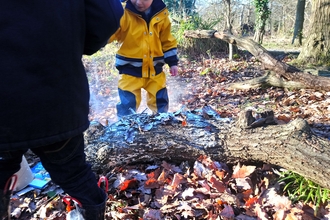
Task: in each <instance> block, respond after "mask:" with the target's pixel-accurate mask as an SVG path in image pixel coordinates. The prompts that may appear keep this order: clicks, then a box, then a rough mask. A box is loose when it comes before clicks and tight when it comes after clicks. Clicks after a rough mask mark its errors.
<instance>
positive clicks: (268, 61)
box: [184, 30, 330, 91]
mask: <svg viewBox="0 0 330 220" xmlns="http://www.w3.org/2000/svg"><path fill="white" fill-rule="evenodd" d="M184 35H185V37H191V38H218V39H221V40H223V41H226V42H230V43H232V44H234V45H237V46H239V47H242V48H245V49H246V50H248V51H249V52H250V53H251V54H252V55H253V56H255V57H256V58H257V59H258V60H260V62H262V64H263V66H264V68H266V69H268V70H270V71H273V72H274V74H276V75H277V76H278V77H282V79H283V80H285V81H286V82H287V84H288V85H291V86H292V87H290V88H306V89H315V90H323V91H330V78H328V77H322V76H315V75H312V74H307V73H303V72H302V71H301V70H299V69H297V68H296V67H294V66H291V65H289V64H286V63H284V62H281V61H279V60H277V59H275V58H274V57H273V56H272V55H271V54H270V53H269V52H268V51H267V50H266V49H265V48H264V47H262V46H261V45H259V44H257V43H256V42H255V41H253V40H250V39H247V38H241V37H235V36H233V35H230V34H226V33H221V32H217V31H215V30H197V31H185V33H184ZM274 74H272V75H274ZM264 77H265V76H264ZM270 82H271V80H270ZM247 83H248V82H244V84H247ZM284 85H285V84H283V85H282V86H284ZM272 86H278V85H276V84H274V85H272Z"/></svg>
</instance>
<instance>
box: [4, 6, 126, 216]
mask: <svg viewBox="0 0 330 220" xmlns="http://www.w3.org/2000/svg"><path fill="white" fill-rule="evenodd" d="M122 14H123V9H122V5H121V3H120V1H119V0H84V1H83V0H57V1H40V0H31V1H1V7H0V45H1V46H0V73H1V78H0V96H1V98H0V217H2V216H5V215H6V212H7V211H6V210H7V207H8V202H9V201H8V200H9V198H10V195H11V193H12V192H11V190H8V187H6V183H8V182H9V181H10V179H11V177H12V176H13V174H14V173H16V172H17V171H18V170H19V169H20V163H21V160H22V155H23V154H24V153H25V152H27V150H28V149H31V150H32V151H33V152H34V153H35V154H36V155H37V156H39V157H40V160H41V162H42V164H43V166H44V167H45V169H46V170H47V171H48V172H49V174H50V176H51V178H52V180H53V182H54V183H56V184H58V185H59V186H60V187H61V188H62V189H63V190H64V191H65V192H66V193H67V194H69V195H70V196H72V197H73V198H75V199H77V200H78V201H80V203H81V204H82V208H83V209H84V210H85V219H87V220H89V219H93V220H97V219H103V218H104V210H105V202H106V199H107V196H106V194H105V193H104V191H103V190H101V189H100V188H99V187H98V186H97V180H96V177H95V175H94V173H93V172H92V170H91V167H90V165H89V164H88V163H87V162H86V160H85V153H84V139H83V132H84V131H85V130H86V129H87V128H88V126H89V120H88V113H89V85H88V80H87V76H86V73H85V70H84V66H83V63H82V55H83V54H86V55H91V54H93V53H95V52H96V51H98V50H99V49H100V48H102V47H103V46H105V44H106V43H107V40H108V39H109V37H110V36H111V35H112V34H113V33H114V32H115V31H116V30H117V29H118V27H119V22H120V18H121V16H122ZM7 185H8V184H7Z"/></svg>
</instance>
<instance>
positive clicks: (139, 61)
mask: <svg viewBox="0 0 330 220" xmlns="http://www.w3.org/2000/svg"><path fill="white" fill-rule="evenodd" d="M115 40H116V41H118V42H119V44H120V48H119V50H118V52H117V54H116V68H117V69H118V70H119V74H120V79H119V82H118V93H119V98H120V102H119V103H118V104H117V115H118V117H122V116H124V115H129V114H132V111H131V110H130V109H132V110H133V111H134V112H135V111H136V110H137V109H138V107H139V105H140V103H141V89H142V88H143V89H145V90H146V91H147V105H148V107H149V108H150V109H151V110H152V111H153V112H154V113H156V112H167V111H168V105H169V99H168V94H167V89H166V75H165V73H164V72H163V65H165V64H168V65H169V66H170V73H171V75H172V76H176V75H177V74H178V67H177V64H178V56H177V41H176V39H175V38H174V37H173V36H172V34H171V22H170V19H169V12H168V9H167V7H166V5H165V3H164V2H163V1H162V0H128V1H127V2H126V4H125V9H124V15H123V17H122V18H121V20H120V28H119V29H118V30H117V31H116V33H115V34H114V35H112V36H111V38H110V40H109V43H110V42H112V41H115Z"/></svg>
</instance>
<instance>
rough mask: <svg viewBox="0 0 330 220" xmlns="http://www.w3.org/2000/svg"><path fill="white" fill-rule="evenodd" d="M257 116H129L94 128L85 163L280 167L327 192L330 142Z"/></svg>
mask: <svg viewBox="0 0 330 220" xmlns="http://www.w3.org/2000/svg"><path fill="white" fill-rule="evenodd" d="M261 116H262V117H261V118H260V119H258V120H256V119H255V118H254V117H253V116H252V112H251V111H246V112H242V114H241V115H240V116H239V118H238V120H237V121H233V120H231V119H227V118H220V117H219V116H218V115H217V114H216V113H215V111H214V110H212V109H211V108H210V107H208V106H206V107H204V108H203V109H202V111H200V112H196V113H193V112H190V111H179V112H176V113H162V114H156V115H147V114H136V115H130V116H127V117H124V118H123V119H121V120H120V121H118V122H117V123H115V124H112V125H110V126H108V127H103V126H102V125H101V124H99V123H94V124H92V125H91V126H90V128H89V129H88V130H87V132H86V136H85V139H86V150H85V152H86V155H87V161H89V162H90V163H91V164H93V169H94V170H98V169H104V168H105V167H106V166H110V167H112V166H113V165H120V164H127V163H128V164H133V163H143V162H145V163H147V162H154V161H159V160H160V161H161V160H170V161H172V162H179V163H180V162H183V161H188V162H194V161H195V160H196V159H197V158H198V157H199V156H200V155H208V156H210V157H211V158H212V159H213V160H217V161H219V162H225V163H227V164H237V163H238V162H241V163H246V164H251V163H256V162H264V163H267V164H273V165H278V166H281V167H284V168H286V169H288V170H292V171H294V172H296V173H298V174H300V175H302V176H305V177H307V178H308V179H310V180H312V181H314V182H316V183H318V184H320V185H321V186H323V187H326V188H330V182H329V179H330V169H329V167H330V141H329V140H327V139H324V138H320V137H317V136H315V135H314V134H313V132H312V131H311V130H310V128H309V126H308V124H307V122H306V121H304V120H303V119H296V120H294V121H292V122H291V123H289V124H286V125H271V124H274V118H273V113H272V112H266V113H265V114H261ZM267 125H268V126H267ZM259 126H262V127H259Z"/></svg>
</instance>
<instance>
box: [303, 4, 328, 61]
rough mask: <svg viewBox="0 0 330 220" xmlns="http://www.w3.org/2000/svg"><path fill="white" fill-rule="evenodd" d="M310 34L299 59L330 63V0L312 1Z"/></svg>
mask: <svg viewBox="0 0 330 220" xmlns="http://www.w3.org/2000/svg"><path fill="white" fill-rule="evenodd" d="M311 14H312V21H311V27H310V30H309V36H308V38H307V40H306V42H305V43H304V45H303V48H302V50H301V53H300V54H299V56H298V59H299V60H301V61H302V62H306V61H308V63H314V64H318V65H322V64H323V65H328V66H329V60H330V25H329V24H330V0H313V1H312V13H311Z"/></svg>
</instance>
